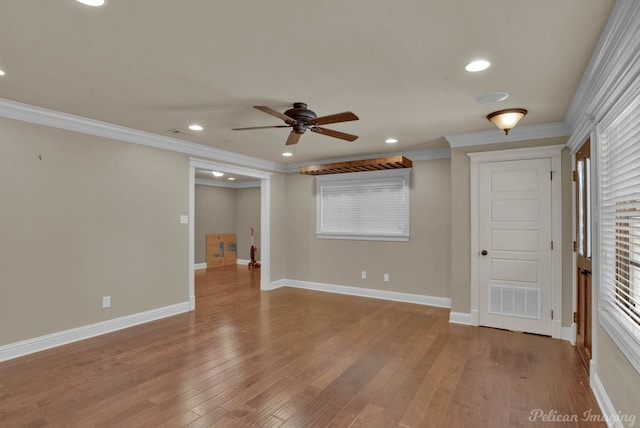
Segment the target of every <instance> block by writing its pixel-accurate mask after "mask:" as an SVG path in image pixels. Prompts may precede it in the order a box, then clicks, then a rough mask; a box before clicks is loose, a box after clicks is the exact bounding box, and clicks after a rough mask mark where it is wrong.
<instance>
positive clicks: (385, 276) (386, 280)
mask: <svg viewBox="0 0 640 428" xmlns="http://www.w3.org/2000/svg"><path fill="white" fill-rule="evenodd" d="M384 282H389V274H388V273H385V274H384Z"/></svg>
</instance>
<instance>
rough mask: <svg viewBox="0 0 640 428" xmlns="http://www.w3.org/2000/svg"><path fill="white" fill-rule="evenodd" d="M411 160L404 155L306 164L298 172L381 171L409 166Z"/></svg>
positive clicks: (315, 173) (340, 172) (317, 173)
mask: <svg viewBox="0 0 640 428" xmlns="http://www.w3.org/2000/svg"><path fill="white" fill-rule="evenodd" d="M411 166H412V162H411V160H410V159H407V158H405V157H404V156H388V157H385V158H376V159H363V160H356V161H349V162H337V163H329V164H324V165H308V166H301V167H300V168H298V172H300V174H307V175H326V174H342V173H346V172H363V171H381V170H385V169H398V168H411Z"/></svg>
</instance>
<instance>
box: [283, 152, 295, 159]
mask: <svg viewBox="0 0 640 428" xmlns="http://www.w3.org/2000/svg"><path fill="white" fill-rule="evenodd" d="M282 156H284V157H285V158H288V157H291V156H293V153H291V152H284V153H283V154H282Z"/></svg>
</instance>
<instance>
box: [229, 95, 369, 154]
mask: <svg viewBox="0 0 640 428" xmlns="http://www.w3.org/2000/svg"><path fill="white" fill-rule="evenodd" d="M253 107H254V108H257V109H258V110H260V111H263V112H265V113H267V114H270V115H272V116H275V117H277V118H280V119H282V120H283V121H284V123H286V125H275V126H252V127H249V128H232V130H233V131H245V130H249V129H266V128H293V129H291V133H290V134H289V138H287V142H286V145H287V146H289V145H291V144H296V143H297V142H298V140H299V139H300V136H302V134H304V133H305V131H306V130H307V129H308V130H309V131H311V132H316V133H318V134H321V135H328V136H329V137H334V138H340V139H342V140H347V141H355V140H357V139H358V136H357V135H352V134H347V133H345V132H340V131H334V130H333V129H327V128H323V127H321V126H320V125H327V124H329V123H339V122H349V121H351V120H358V119H359V117H358V116H356V115H355V114H353V113H351V112H350V111H345V112H342V113H336V114H330V115H329V116H321V117H318V116H316V114H315V113H314V112H313V111H311V110H309V109H307V104H305V103H293V108H290V109H289V110H287V111H285V112H284V114H283V113H280V112H279V111H276V110H274V109H272V108H270V107H267V106H253Z"/></svg>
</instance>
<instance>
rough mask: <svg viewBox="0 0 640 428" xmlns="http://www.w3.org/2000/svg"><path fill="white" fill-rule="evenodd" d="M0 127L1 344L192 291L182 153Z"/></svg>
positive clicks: (7, 124)
mask: <svg viewBox="0 0 640 428" xmlns="http://www.w3.org/2000/svg"><path fill="white" fill-rule="evenodd" d="M0 128H1V129H2V132H1V133H0V183H2V184H1V185H0V243H1V245H0V272H1V277H0V280H1V281H2V284H1V286H0V345H4V344H8V343H13V342H17V341H20V340H24V339H28V338H33V337H38V336H42V335H46V334H49V333H54V332H59V331H63V330H67V329H70V328H74V327H79V326H83V325H87V324H92V323H96V322H100V321H104V320H107V319H112V318H117V317H120V316H125V315H130V314H135V313H139V312H143V311H147V310H150V309H154V308H160V307H164V306H168V305H172V304H176V303H181V302H186V301H187V300H188V296H187V257H186V254H187V246H188V226H187V225H183V224H180V222H179V219H180V215H186V214H188V182H189V176H188V174H189V168H188V160H187V158H186V157H185V156H183V155H178V154H175V153H171V152H167V151H163V150H157V149H151V148H147V147H142V146H139V145H135V144H127V143H122V142H118V141H113V140H109V139H105V138H99V137H93V136H88V135H83V134H78V133H73V132H68V131H63V130H59V129H56V128H49V127H43V126H40V125H34V124H28V123H25V122H19V121H14V120H10V119H0ZM40 156H41V157H42V159H41V160H40ZM103 296H111V308H108V309H102V307H101V305H102V297H103Z"/></svg>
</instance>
